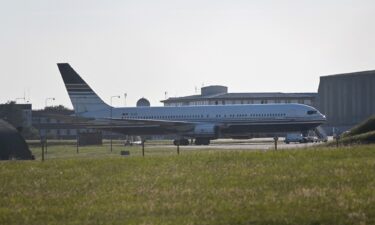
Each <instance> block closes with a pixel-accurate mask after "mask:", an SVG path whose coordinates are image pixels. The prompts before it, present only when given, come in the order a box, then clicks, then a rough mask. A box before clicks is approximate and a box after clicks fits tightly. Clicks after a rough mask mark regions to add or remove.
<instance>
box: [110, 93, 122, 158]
mask: <svg viewBox="0 0 375 225" xmlns="http://www.w3.org/2000/svg"><path fill="white" fill-rule="evenodd" d="M113 98H120V95H115V96H111V107H110V109H111V116H110V118H111V122H110V124H111V126H110V127H111V130H110V132H111V133H110V134H109V135H110V136H111V152H112V109H113V107H112V99H113Z"/></svg>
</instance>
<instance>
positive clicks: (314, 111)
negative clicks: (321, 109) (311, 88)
mask: <svg viewBox="0 0 375 225" xmlns="http://www.w3.org/2000/svg"><path fill="white" fill-rule="evenodd" d="M317 113H318V111H316V110H309V111H307V114H308V115H313V114H317Z"/></svg>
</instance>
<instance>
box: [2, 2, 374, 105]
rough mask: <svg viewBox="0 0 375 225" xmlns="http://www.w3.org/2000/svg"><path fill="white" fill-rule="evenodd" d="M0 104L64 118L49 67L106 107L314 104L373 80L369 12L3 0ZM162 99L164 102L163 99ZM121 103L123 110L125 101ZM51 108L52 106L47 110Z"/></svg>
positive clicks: (267, 5)
mask: <svg viewBox="0 0 375 225" xmlns="http://www.w3.org/2000/svg"><path fill="white" fill-rule="evenodd" d="M0 6H1V7H0V27H1V34H0V65H1V66H0V78H1V80H0V93H1V94H0V103H5V102H7V101H10V100H17V102H18V103H24V102H25V101H24V99H22V98H23V97H24V96H25V97H26V100H27V101H30V102H31V103H32V104H33V108H34V109H40V108H43V107H45V105H46V103H47V105H48V106H51V105H60V104H62V105H65V106H67V107H69V108H72V105H71V103H70V100H69V97H68V94H67V92H66V90H65V87H64V84H63V82H62V79H61V76H60V74H59V71H58V68H57V66H56V63H59V62H67V63H70V65H71V66H72V67H73V68H74V69H75V70H76V71H77V72H78V73H79V74H80V75H81V76H82V77H83V79H84V80H85V81H86V82H87V83H88V84H89V85H90V86H91V87H92V88H93V89H94V90H95V92H96V93H97V94H98V95H99V96H100V97H102V98H103V100H104V101H106V102H107V103H109V102H110V99H111V96H116V95H120V96H121V98H119V99H117V98H113V102H112V103H113V105H114V106H124V105H127V106H134V105H135V104H136V101H137V100H138V99H139V98H141V97H145V98H147V99H149V100H150V102H151V105H154V106H158V105H162V103H160V100H163V99H165V97H166V96H167V97H178V96H186V95H193V94H199V93H200V88H201V87H202V86H208V85H225V86H228V87H229V91H230V92H317V89H318V85H319V77H320V76H322V75H330V74H337V73H347V72H354V71H363V70H375V57H374V54H373V52H374V49H375V41H374V40H375V1H373V0H325V1H323V0H315V1H311V0H309V1H307V0H284V1H280V0H227V1H222V0H186V1H178V0H133V1H128V0H64V1H61V0H33V1H30V0H12V1H9V0H0ZM166 92H167V95H166V94H165V93H166ZM125 93H126V94H127V98H126V99H125V98H124V95H125ZM52 97H54V98H55V101H52V100H47V101H46V99H47V98H52Z"/></svg>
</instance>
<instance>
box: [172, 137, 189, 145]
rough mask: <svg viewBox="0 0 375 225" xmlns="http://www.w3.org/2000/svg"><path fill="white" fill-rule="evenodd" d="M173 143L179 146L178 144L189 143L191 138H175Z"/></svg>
mask: <svg viewBox="0 0 375 225" xmlns="http://www.w3.org/2000/svg"><path fill="white" fill-rule="evenodd" d="M173 144H174V145H176V146H178V145H189V140H188V139H185V138H183V139H176V140H173Z"/></svg>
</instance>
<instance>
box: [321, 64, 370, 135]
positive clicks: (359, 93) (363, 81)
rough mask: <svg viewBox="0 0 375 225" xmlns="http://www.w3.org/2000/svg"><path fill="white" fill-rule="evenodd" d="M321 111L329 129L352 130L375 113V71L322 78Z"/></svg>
mask: <svg viewBox="0 0 375 225" xmlns="http://www.w3.org/2000/svg"><path fill="white" fill-rule="evenodd" d="M318 104H319V107H318V108H319V110H320V111H321V112H322V113H323V114H325V115H326V116H327V119H328V122H327V124H326V125H327V126H331V127H346V129H347V128H350V127H351V126H354V125H356V124H358V123H359V122H361V121H363V120H365V119H366V118H368V117H369V116H371V115H373V114H375V70H374V71H365V72H356V73H349V74H339V75H331V76H322V77H320V84H319V90H318Z"/></svg>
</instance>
